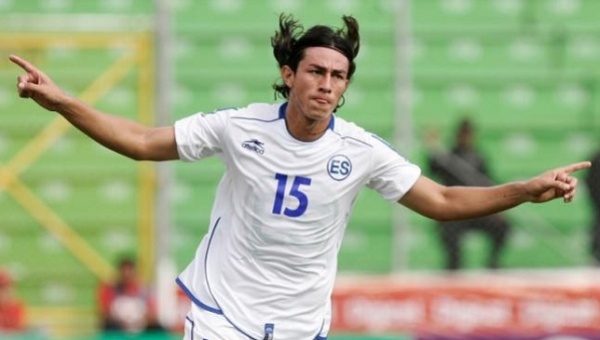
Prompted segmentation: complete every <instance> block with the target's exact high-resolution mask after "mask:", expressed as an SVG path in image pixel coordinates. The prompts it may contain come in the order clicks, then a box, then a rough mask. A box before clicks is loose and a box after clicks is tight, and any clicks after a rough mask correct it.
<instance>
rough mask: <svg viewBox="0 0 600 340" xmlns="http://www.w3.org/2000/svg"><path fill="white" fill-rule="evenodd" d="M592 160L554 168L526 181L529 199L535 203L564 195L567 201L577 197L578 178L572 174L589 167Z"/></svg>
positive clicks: (563, 197) (564, 199)
mask: <svg viewBox="0 0 600 340" xmlns="http://www.w3.org/2000/svg"><path fill="white" fill-rule="evenodd" d="M591 165H592V163H591V162H588V161H586V162H579V163H573V164H570V165H567V166H563V167H560V168H556V169H552V170H549V171H546V172H544V173H543V174H541V175H539V176H537V177H534V178H532V179H530V180H528V181H527V182H525V188H526V189H525V190H527V193H528V194H529V196H530V198H529V200H530V201H531V202H534V203H542V202H547V201H550V200H553V199H555V198H559V197H562V199H563V201H564V202H565V203H569V202H571V201H572V200H573V198H575V191H576V190H575V189H576V188H577V178H575V177H573V176H572V175H571V174H572V173H574V172H576V171H579V170H583V169H587V168H589V167H590V166H591Z"/></svg>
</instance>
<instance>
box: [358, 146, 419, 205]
mask: <svg viewBox="0 0 600 340" xmlns="http://www.w3.org/2000/svg"><path fill="white" fill-rule="evenodd" d="M372 137H373V157H372V163H371V166H372V170H371V176H370V177H369V180H368V181H367V187H369V188H371V189H373V190H375V191H377V192H378V193H379V194H380V195H381V196H382V197H383V198H385V199H386V200H389V201H393V202H396V201H398V200H399V199H400V198H402V197H403V196H404V194H406V193H407V192H408V191H409V190H410V189H411V188H412V186H413V185H414V184H415V182H416V181H417V179H418V178H419V176H420V175H421V168H420V167H419V166H417V165H415V164H413V163H411V162H409V161H408V160H407V159H406V158H404V157H402V156H401V155H400V154H399V153H398V152H397V151H396V150H394V149H393V148H392V146H391V145H390V144H388V143H387V142H385V141H384V140H382V139H381V138H379V137H378V136H376V135H373V136H372Z"/></svg>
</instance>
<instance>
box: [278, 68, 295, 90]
mask: <svg viewBox="0 0 600 340" xmlns="http://www.w3.org/2000/svg"><path fill="white" fill-rule="evenodd" d="M280 73H281V79H282V80H283V83H284V84H285V85H286V86H287V87H289V88H292V83H293V82H294V71H293V70H292V69H291V68H290V67H289V66H288V65H283V67H282V68H281V70H280Z"/></svg>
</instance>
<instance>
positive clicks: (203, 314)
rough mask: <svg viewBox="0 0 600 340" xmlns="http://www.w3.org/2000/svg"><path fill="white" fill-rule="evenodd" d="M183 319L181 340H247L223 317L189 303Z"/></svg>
mask: <svg viewBox="0 0 600 340" xmlns="http://www.w3.org/2000/svg"><path fill="white" fill-rule="evenodd" d="M191 305H192V306H191V308H190V312H189V313H188V315H187V316H186V317H185V332H184V335H183V340H248V339H250V338H248V337H247V336H245V335H244V334H242V333H241V332H240V331H238V330H237V329H235V327H233V325H232V324H231V323H229V321H227V319H225V317H224V316H223V315H220V314H216V313H212V312H209V311H207V310H205V309H202V308H200V307H198V306H196V305H195V304H194V303H191Z"/></svg>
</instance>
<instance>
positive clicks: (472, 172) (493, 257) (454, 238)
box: [427, 118, 511, 270]
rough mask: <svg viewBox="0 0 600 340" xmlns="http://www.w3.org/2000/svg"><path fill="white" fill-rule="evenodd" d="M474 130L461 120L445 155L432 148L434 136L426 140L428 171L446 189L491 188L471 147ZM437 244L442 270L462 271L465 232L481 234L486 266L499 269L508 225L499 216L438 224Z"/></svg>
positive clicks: (481, 161)
mask: <svg viewBox="0 0 600 340" xmlns="http://www.w3.org/2000/svg"><path fill="white" fill-rule="evenodd" d="M474 135H475V127H474V125H473V122H472V121H471V120H470V119H468V118H463V119H462V120H461V121H460V122H459V124H458V127H457V130H456V134H455V144H454V146H453V147H452V149H451V150H450V151H449V152H445V151H442V150H441V148H439V147H438V146H436V145H434V143H436V142H437V136H433V135H430V136H428V137H429V138H428V141H427V142H428V146H429V148H430V154H429V160H428V165H429V170H430V171H431V172H432V174H433V175H434V176H437V177H438V178H439V179H440V180H441V182H442V183H444V184H445V185H447V186H492V185H493V184H494V183H493V181H492V180H491V178H490V173H489V171H488V166H487V162H486V160H485V158H484V157H483V156H482V155H481V154H480V153H479V151H478V150H477V148H476V147H475V136H474ZM437 228H438V233H439V236H440V241H441V243H442V246H443V248H444V251H445V254H446V264H445V266H446V268H447V269H449V270H456V269H460V268H461V267H462V255H463V254H462V253H463V252H462V246H463V245H462V242H463V239H464V237H465V236H466V234H467V233H468V232H471V231H478V232H482V233H484V234H485V235H486V236H487V238H488V239H489V240H490V242H491V247H490V251H489V256H488V259H487V263H486V266H487V267H488V268H490V269H495V268H498V267H499V266H500V256H501V253H502V250H503V248H504V246H505V244H506V239H507V236H508V234H509V232H510V229H511V228H510V225H509V223H508V221H507V220H506V219H505V217H504V216H502V215H501V214H494V215H489V216H486V217H481V218H474V219H468V220H459V221H452V222H438V223H437Z"/></svg>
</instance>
